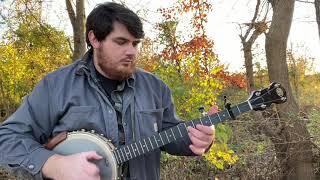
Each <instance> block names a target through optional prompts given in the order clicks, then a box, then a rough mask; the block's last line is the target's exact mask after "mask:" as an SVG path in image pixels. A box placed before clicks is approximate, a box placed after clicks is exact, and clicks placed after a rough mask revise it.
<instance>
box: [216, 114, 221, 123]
mask: <svg viewBox="0 0 320 180" xmlns="http://www.w3.org/2000/svg"><path fill="white" fill-rule="evenodd" d="M217 115H218V118H219V121H220V122H221V118H220V115H219V113H217Z"/></svg>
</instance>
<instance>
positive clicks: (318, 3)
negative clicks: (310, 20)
mask: <svg viewBox="0 0 320 180" xmlns="http://www.w3.org/2000/svg"><path fill="white" fill-rule="evenodd" d="M314 7H315V9H316V20H317V24H318V32H319V39H320V0H314Z"/></svg>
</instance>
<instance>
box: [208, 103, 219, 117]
mask: <svg viewBox="0 0 320 180" xmlns="http://www.w3.org/2000/svg"><path fill="white" fill-rule="evenodd" d="M217 112H218V106H216V105H214V106H212V107H211V108H210V109H209V111H208V115H212V114H215V113H217Z"/></svg>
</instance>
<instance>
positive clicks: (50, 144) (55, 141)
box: [44, 131, 68, 150]
mask: <svg viewBox="0 0 320 180" xmlns="http://www.w3.org/2000/svg"><path fill="white" fill-rule="evenodd" d="M67 135H68V132H67V131H63V132H60V133H59V134H57V135H56V136H54V137H53V138H52V139H49V140H48V142H47V143H46V144H44V147H45V148H46V149H49V150H52V149H53V148H54V147H55V146H56V145H57V144H59V143H60V142H62V141H64V140H65V139H66V138H67Z"/></svg>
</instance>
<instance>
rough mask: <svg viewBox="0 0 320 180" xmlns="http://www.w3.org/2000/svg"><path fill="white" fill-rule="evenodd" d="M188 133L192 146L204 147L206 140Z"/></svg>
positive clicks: (206, 144) (206, 143)
mask: <svg viewBox="0 0 320 180" xmlns="http://www.w3.org/2000/svg"><path fill="white" fill-rule="evenodd" d="M188 135H189V138H190V140H191V143H192V145H193V146H195V147H198V148H205V147H207V146H208V142H206V141H202V140H201V139H198V138H197V137H195V136H193V135H192V134H191V133H189V134H188Z"/></svg>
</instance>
